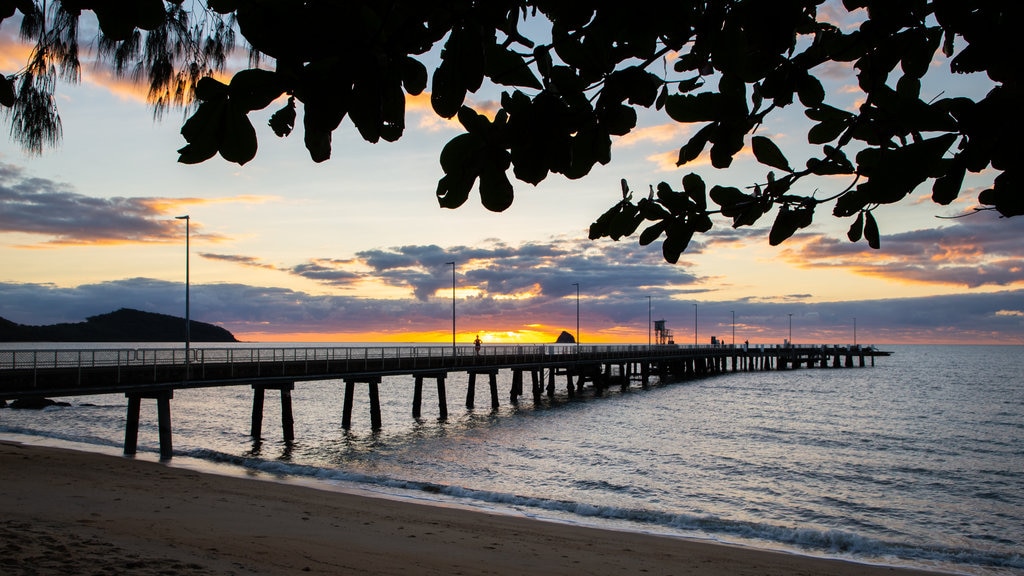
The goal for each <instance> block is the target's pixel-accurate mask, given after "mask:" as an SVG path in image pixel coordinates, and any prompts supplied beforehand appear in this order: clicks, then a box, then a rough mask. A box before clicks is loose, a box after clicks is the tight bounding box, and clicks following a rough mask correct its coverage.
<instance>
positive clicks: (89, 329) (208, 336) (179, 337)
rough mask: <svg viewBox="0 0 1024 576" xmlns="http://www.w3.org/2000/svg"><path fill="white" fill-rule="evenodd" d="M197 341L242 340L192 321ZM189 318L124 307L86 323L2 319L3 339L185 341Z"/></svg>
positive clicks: (193, 337) (191, 336)
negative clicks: (43, 323) (34, 323)
mask: <svg viewBox="0 0 1024 576" xmlns="http://www.w3.org/2000/svg"><path fill="white" fill-rule="evenodd" d="M189 339H190V340H191V341H193V342H238V340H237V339H236V338H235V336H234V335H233V334H232V333H231V332H228V331H227V330H225V329H224V328H221V327H220V326H214V325H213V324H207V323H206V322H197V321H195V320H192V321H191V322H190V323H189ZM184 340H185V319H184V318H180V317H177V316H170V315H168V314H157V313H154V312H143V311H141V310H133V309H131V308H121V309H120V310H117V311H115V312H110V313H108V314H100V315H98V316H90V317H89V318H86V320H85V322H75V323H63V324H53V325H50V326H26V325H24V324H17V323H14V322H11V321H10V320H7V319H5V318H0V342H183V341H184Z"/></svg>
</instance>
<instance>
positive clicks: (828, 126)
mask: <svg viewBox="0 0 1024 576" xmlns="http://www.w3.org/2000/svg"><path fill="white" fill-rule="evenodd" d="M844 130H846V122H845V121H843V120H825V121H823V122H818V123H817V124H815V125H814V126H811V129H810V130H808V131H807V142H809V143H811V144H825V143H826V142H831V141H833V140H835V139H836V138H839V136H840V135H841V134H842V133H843V131H844Z"/></svg>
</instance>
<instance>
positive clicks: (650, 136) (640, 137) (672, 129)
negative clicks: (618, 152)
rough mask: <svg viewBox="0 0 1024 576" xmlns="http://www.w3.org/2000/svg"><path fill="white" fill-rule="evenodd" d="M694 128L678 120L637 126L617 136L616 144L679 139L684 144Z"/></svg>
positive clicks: (627, 144)
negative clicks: (684, 140) (655, 124)
mask: <svg viewBox="0 0 1024 576" xmlns="http://www.w3.org/2000/svg"><path fill="white" fill-rule="evenodd" d="M692 131H693V130H692V129H691V127H690V126H689V125H687V124H680V123H678V122H672V123H669V124H659V125H657V126H648V127H646V128H637V129H636V130H632V131H630V133H629V134H626V135H625V136H621V137H618V138H615V140H614V143H615V146H622V147H628V146H636V145H639V144H645V143H649V142H654V143H656V144H662V143H665V142H673V141H679V142H680V144H682V143H683V142H682V140H683V139H684V138H687V136H689V135H690V133H691V132H692Z"/></svg>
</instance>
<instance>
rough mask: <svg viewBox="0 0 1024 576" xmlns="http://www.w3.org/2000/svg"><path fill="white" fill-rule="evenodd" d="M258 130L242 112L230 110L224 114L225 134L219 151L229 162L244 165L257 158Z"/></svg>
mask: <svg viewBox="0 0 1024 576" xmlns="http://www.w3.org/2000/svg"><path fill="white" fill-rule="evenodd" d="M257 147H258V144H257V140H256V129H255V128H253V127H252V123H251V122H249V118H248V117H247V116H246V115H245V114H244V113H243V112H241V111H239V110H234V109H229V110H227V111H226V113H225V114H224V132H223V138H222V140H221V143H220V147H219V149H218V151H219V152H220V155H221V157H223V158H224V159H225V160H227V161H228V162H234V163H235V164H238V165H240V166H241V165H244V164H245V163H246V162H248V161H250V160H252V159H253V158H255V157H256V149H257Z"/></svg>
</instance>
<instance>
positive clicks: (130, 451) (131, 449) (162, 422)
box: [124, 390, 174, 460]
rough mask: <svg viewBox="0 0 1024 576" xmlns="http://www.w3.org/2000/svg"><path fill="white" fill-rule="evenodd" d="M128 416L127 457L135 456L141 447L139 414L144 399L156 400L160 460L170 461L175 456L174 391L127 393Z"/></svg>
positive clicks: (125, 444)
mask: <svg viewBox="0 0 1024 576" xmlns="http://www.w3.org/2000/svg"><path fill="white" fill-rule="evenodd" d="M125 396H126V397H127V398H128V414H127V417H126V419H125V427H124V453H125V455H127V456H131V455H134V454H135V452H136V451H137V450H138V445H139V412H140V408H141V406H142V399H143V398H153V399H155V400H156V413H157V428H158V432H159V436H160V459H161V460H170V459H171V456H172V455H173V454H174V447H173V445H172V442H171V398H174V391H173V390H159V391H156V392H145V393H139V394H132V393H127V394H125Z"/></svg>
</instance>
